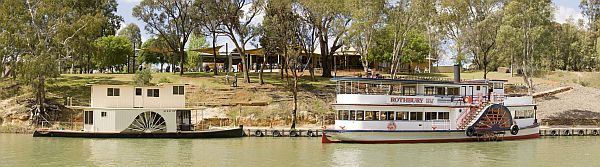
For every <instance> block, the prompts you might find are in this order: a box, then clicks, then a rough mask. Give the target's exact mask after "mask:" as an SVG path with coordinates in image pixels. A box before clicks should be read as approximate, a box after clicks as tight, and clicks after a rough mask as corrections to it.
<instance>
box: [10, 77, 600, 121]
mask: <svg viewBox="0 0 600 167" xmlns="http://www.w3.org/2000/svg"><path fill="white" fill-rule="evenodd" d="M358 73H361V72H360V71H340V72H338V76H339V77H355V76H356V75H357V74H358ZM482 75H483V74H482V72H465V73H462V76H463V79H480V78H481V76H482ZM418 76H421V77H433V78H446V79H450V78H451V77H452V74H451V73H441V74H422V75H418ZM280 77H281V76H280V74H279V73H277V72H273V73H269V72H266V73H265V84H263V85H260V84H258V83H257V82H258V74H257V73H251V79H252V81H253V83H249V84H248V83H243V82H241V78H239V79H238V80H240V82H239V83H238V87H232V86H231V85H230V84H231V83H230V84H227V77H226V76H224V74H220V75H219V76H214V75H212V73H211V74H209V73H186V74H184V75H183V76H179V75H177V74H171V73H155V74H153V80H152V83H161V82H171V83H184V84H189V87H188V89H187V93H186V99H187V101H186V105H187V106H188V107H193V108H199V110H198V111H195V112H193V113H192V114H193V115H192V119H193V122H195V120H204V122H202V123H199V125H198V126H199V127H201V128H203V129H205V128H209V127H214V126H231V125H234V124H244V125H245V126H247V127H251V126H253V127H272V126H275V127H288V128H289V124H290V120H291V118H290V117H289V112H290V111H291V108H292V94H291V92H290V91H289V88H288V87H286V80H285V79H284V80H281V79H280ZM488 77H489V78H493V79H504V80H508V82H509V83H510V84H511V85H512V87H514V88H515V90H512V91H513V93H523V92H522V91H523V89H522V87H523V85H524V84H523V79H522V78H521V77H519V76H511V75H510V74H508V73H498V72H490V73H489V74H488ZM597 78H600V73H596V72H587V73H586V72H562V71H558V72H549V73H547V74H546V75H544V76H543V77H540V78H535V79H534V80H535V84H536V85H535V88H536V89H535V90H536V92H541V91H546V90H550V89H554V88H557V87H563V86H570V87H573V89H572V90H570V91H567V92H562V93H559V94H555V95H551V96H546V97H543V98H538V99H536V103H537V104H538V119H540V120H541V122H544V121H543V120H545V119H549V120H550V119H551V120H557V119H559V120H560V119H569V120H579V121H575V122H574V121H567V122H568V123H569V124H568V126H577V125H586V126H600V125H598V124H594V123H595V122H598V121H590V120H592V119H600V102H598V101H597V100H596V99H598V97H600V89H599V88H600V84H597V83H600V81H598V82H597V81H596V80H598V79H597ZM132 79H133V74H63V75H61V76H60V77H58V78H56V79H52V80H49V82H48V85H47V91H48V95H47V97H48V100H49V101H50V102H52V104H55V105H60V104H65V101H66V98H67V97H71V98H72V99H73V105H75V106H88V105H89V101H90V91H89V89H90V87H89V85H90V84H113V85H123V84H132V83H133V82H132ZM229 79H230V81H233V80H234V79H233V78H232V77H231V78H229ZM299 85H300V86H299V87H300V93H299V109H298V124H297V127H299V128H302V127H307V128H314V127H321V125H323V124H324V125H329V124H333V119H334V115H333V114H332V110H331V106H330V104H331V103H332V102H333V101H334V100H335V87H334V83H333V82H331V81H329V79H328V78H321V77H316V78H315V79H314V80H312V79H311V78H310V77H309V75H308V74H305V75H304V76H303V77H302V80H301V81H300V83H299ZM0 90H2V91H0V104H1V105H0V132H30V131H31V129H33V128H32V127H29V110H30V109H31V107H30V106H28V105H29V104H30V101H31V93H30V92H31V91H30V90H29V88H28V87H27V86H23V85H22V84H20V83H18V82H16V81H12V80H0ZM519 91H521V92H519ZM582 99H586V100H582ZM594 100H595V102H594ZM53 114H55V115H57V116H56V117H55V118H48V119H51V120H49V121H50V122H60V123H61V124H57V125H54V126H53V127H51V128H68V129H77V128H79V127H80V126H81V125H78V124H76V123H73V122H81V120H82V114H81V113H80V112H74V111H61V112H60V113H53ZM198 122H200V121H198ZM552 122H561V121H552ZM563 122H564V121H563ZM590 122H592V123H591V124H590ZM546 125H548V126H554V124H546ZM560 125H561V123H559V124H557V126H560Z"/></svg>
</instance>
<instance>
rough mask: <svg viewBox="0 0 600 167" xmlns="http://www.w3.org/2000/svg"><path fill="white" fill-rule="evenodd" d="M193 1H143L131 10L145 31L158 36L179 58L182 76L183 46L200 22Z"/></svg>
mask: <svg viewBox="0 0 600 167" xmlns="http://www.w3.org/2000/svg"><path fill="white" fill-rule="evenodd" d="M193 2H194V1H193V0H143V1H142V2H140V4H139V5H137V6H135V7H134V8H133V16H135V17H137V18H138V19H140V20H142V21H144V22H145V23H146V30H148V32H150V33H152V34H156V35H160V36H161V37H162V38H164V39H165V42H166V43H167V44H168V45H169V47H170V48H171V49H172V50H173V51H174V53H175V54H177V55H178V57H179V67H180V68H181V69H180V71H179V75H183V70H184V69H183V64H184V62H185V59H184V58H185V44H186V43H187V42H188V39H189V37H190V35H191V34H192V31H193V30H194V29H195V28H196V27H198V26H199V24H200V22H196V21H194V19H195V17H198V16H197V15H195V14H194V13H196V12H197V7H196V6H194V5H193Z"/></svg>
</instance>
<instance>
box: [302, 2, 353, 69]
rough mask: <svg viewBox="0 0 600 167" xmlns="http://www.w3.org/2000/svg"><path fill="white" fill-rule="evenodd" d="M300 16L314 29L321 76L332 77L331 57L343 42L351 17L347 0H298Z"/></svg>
mask: <svg viewBox="0 0 600 167" xmlns="http://www.w3.org/2000/svg"><path fill="white" fill-rule="evenodd" d="M297 3H298V4H299V7H301V8H300V9H299V10H298V13H299V14H300V18H301V19H302V20H303V21H304V22H305V23H308V24H311V25H312V26H313V27H314V28H315V30H316V35H317V38H318V41H319V47H320V50H321V67H322V68H323V74H322V76H323V77H332V76H331V69H332V65H333V64H332V63H333V62H332V60H333V59H332V58H333V56H334V54H335V52H336V51H337V50H338V49H339V48H341V47H342V46H343V45H344V44H343V42H342V40H343V38H344V35H346V34H347V33H346V32H347V30H348V27H349V26H348V25H349V24H350V21H351V17H350V12H349V11H348V8H346V5H347V4H348V0H339V1H331V0H298V1H297Z"/></svg>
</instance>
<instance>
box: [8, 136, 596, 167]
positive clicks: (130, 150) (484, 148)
mask: <svg viewBox="0 0 600 167" xmlns="http://www.w3.org/2000/svg"><path fill="white" fill-rule="evenodd" d="M489 165H493V166H507V167H509V166H510V167H515V166H578V167H579V166H598V165H600V137H591V136H590V137H542V138H540V139H532V140H521V141H503V142H479V143H441V144H374V145H369V144H321V143H320V138H306V137H301V138H288V137H280V138H272V137H263V138H256V137H247V138H238V139H77V138H33V137H31V135H23V134H1V133H0V166H11V167H12V166H310V167H320V166H489Z"/></svg>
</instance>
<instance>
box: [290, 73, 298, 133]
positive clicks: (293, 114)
mask: <svg viewBox="0 0 600 167" xmlns="http://www.w3.org/2000/svg"><path fill="white" fill-rule="evenodd" d="M292 73H293V75H294V87H293V89H292V95H293V100H294V107H293V109H292V126H291V127H290V129H296V121H297V120H296V114H297V111H298V73H297V72H296V70H295V68H294V69H292Z"/></svg>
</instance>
